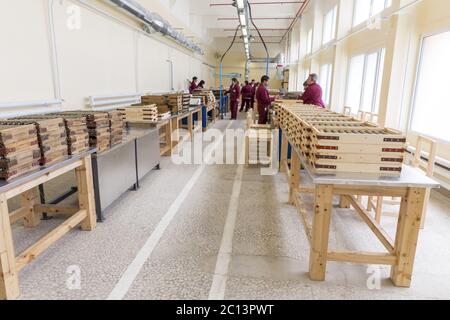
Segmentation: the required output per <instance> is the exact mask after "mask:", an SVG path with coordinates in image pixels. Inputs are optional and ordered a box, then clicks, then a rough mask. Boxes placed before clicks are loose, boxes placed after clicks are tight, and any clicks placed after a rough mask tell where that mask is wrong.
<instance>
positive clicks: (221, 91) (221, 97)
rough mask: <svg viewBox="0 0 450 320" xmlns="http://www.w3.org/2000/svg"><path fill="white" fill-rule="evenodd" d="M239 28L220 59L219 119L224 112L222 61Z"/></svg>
mask: <svg viewBox="0 0 450 320" xmlns="http://www.w3.org/2000/svg"><path fill="white" fill-rule="evenodd" d="M239 27H240V25H238V26H237V27H236V31H235V32H234V37H233V41H231V44H230V46H229V47H228V49H227V51H225V53H224V54H223V55H222V58H221V59H220V117H221V118H222V119H223V117H224V113H225V112H224V110H223V73H222V70H223V69H222V68H223V65H222V64H223V59H225V56H226V55H227V53H228V52H229V51H230V50H231V48H232V47H233V45H234V42H235V41H236V37H237V34H238V31H239Z"/></svg>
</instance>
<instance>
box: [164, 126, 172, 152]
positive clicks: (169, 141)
mask: <svg viewBox="0 0 450 320" xmlns="http://www.w3.org/2000/svg"><path fill="white" fill-rule="evenodd" d="M164 128H165V130H164V131H165V133H166V141H165V143H166V146H169V151H168V152H167V153H166V154H165V155H166V156H169V157H170V156H171V155H172V148H173V145H172V121H171V120H169V121H168V122H167V123H166V125H165V126H164Z"/></svg>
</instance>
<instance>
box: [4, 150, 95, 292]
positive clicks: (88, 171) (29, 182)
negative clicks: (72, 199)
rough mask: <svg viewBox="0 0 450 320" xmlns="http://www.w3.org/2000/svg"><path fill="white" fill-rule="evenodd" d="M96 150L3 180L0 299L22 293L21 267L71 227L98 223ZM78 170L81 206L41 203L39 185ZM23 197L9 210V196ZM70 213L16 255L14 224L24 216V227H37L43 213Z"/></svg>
mask: <svg viewBox="0 0 450 320" xmlns="http://www.w3.org/2000/svg"><path fill="white" fill-rule="evenodd" d="M94 151H95V150H91V151H89V152H85V153H83V154H80V155H76V156H72V157H69V158H68V159H67V160H65V161H62V162H60V163H57V164H55V165H52V166H49V167H42V168H40V169H39V170H37V171H35V172H32V173H30V174H26V175H24V176H21V177H19V178H17V179H14V180H11V181H10V182H5V181H1V182H0V299H15V298H17V297H18V296H19V293H20V292H19V271H20V270H21V269H23V268H24V267H25V266H26V265H27V264H28V263H30V262H31V261H33V260H34V259H35V258H36V257H37V256H39V255H40V254H41V253H42V252H44V251H45V250H46V249H47V248H48V247H50V245H52V244H53V243H55V242H56V241H58V240H59V239H60V238H61V237H63V236H64V235H65V234H66V233H68V232H69V231H70V230H71V229H73V228H75V227H76V226H78V225H80V226H81V229H82V230H84V231H91V230H93V229H94V228H95V226H96V215H95V202H94V190H93V189H94V187H93V182H92V164H91V154H92V153H93V152H94ZM72 170H75V172H76V178H77V184H78V199H79V208H75V207H58V206H54V205H46V204H39V203H38V202H37V192H36V188H37V187H38V186H39V185H42V184H44V183H46V182H48V181H50V180H53V179H55V178H57V177H59V176H61V175H63V174H65V173H67V172H69V171H72ZM17 196H20V197H21V208H19V209H17V210H15V211H13V212H10V211H9V208H8V200H9V199H12V198H14V197H17ZM43 212H46V213H49V214H53V215H55V214H70V215H71V216H70V218H69V219H67V220H66V221H65V222H63V223H62V224H61V225H60V226H58V227H57V228H56V229H54V230H53V231H51V232H50V233H48V234H47V235H46V236H44V237H43V238H41V239H40V240H39V241H37V242H36V243H35V244H33V245H32V246H31V247H29V248H28V249H26V250H25V251H24V252H22V253H21V254H19V255H18V256H16V254H15V250H14V243H13V237H12V228H11V224H12V223H14V222H16V221H18V220H21V219H23V221H24V224H25V227H28V228H33V227H36V226H37V225H38V224H39V222H40V214H41V213H43Z"/></svg>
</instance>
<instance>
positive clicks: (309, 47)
mask: <svg viewBox="0 0 450 320" xmlns="http://www.w3.org/2000/svg"><path fill="white" fill-rule="evenodd" d="M312 49H313V29H309V30H308V33H307V35H306V55H309V54H311V53H312Z"/></svg>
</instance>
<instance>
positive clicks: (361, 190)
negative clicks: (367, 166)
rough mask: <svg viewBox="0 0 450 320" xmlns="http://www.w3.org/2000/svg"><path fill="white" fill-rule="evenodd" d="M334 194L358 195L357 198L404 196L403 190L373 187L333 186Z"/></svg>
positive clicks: (404, 191)
mask: <svg viewBox="0 0 450 320" xmlns="http://www.w3.org/2000/svg"><path fill="white" fill-rule="evenodd" d="M333 192H334V194H335V195H339V196H345V195H359V196H374V197H378V196H387V197H392V196H393V197H404V196H405V195H406V190H405V188H383V187H375V186H370V187H367V186H335V188H334V191H333Z"/></svg>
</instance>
